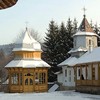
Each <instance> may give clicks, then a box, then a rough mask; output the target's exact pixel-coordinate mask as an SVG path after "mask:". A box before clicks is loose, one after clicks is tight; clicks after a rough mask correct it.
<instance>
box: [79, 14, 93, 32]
mask: <svg viewBox="0 0 100 100" xmlns="http://www.w3.org/2000/svg"><path fill="white" fill-rule="evenodd" d="M79 30H80V31H82V32H93V33H94V31H93V29H92V28H91V26H90V24H89V23H88V21H87V19H86V16H85V15H84V18H83V20H82V23H81V24H80V27H79Z"/></svg>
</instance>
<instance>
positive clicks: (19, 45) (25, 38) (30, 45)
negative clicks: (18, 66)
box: [13, 28, 41, 51]
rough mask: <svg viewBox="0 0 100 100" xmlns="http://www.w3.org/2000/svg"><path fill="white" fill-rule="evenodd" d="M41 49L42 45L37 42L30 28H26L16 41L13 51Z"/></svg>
mask: <svg viewBox="0 0 100 100" xmlns="http://www.w3.org/2000/svg"><path fill="white" fill-rule="evenodd" d="M17 50H18V51H25V50H27V51H30V50H33V51H36V50H38V51H41V45H40V43H39V42H37V41H36V40H35V39H34V38H33V37H32V36H31V34H30V32H29V31H28V29H27V28H26V31H25V33H24V34H23V35H22V36H21V37H20V39H18V40H17V41H16V42H15V48H14V49H13V51H17Z"/></svg>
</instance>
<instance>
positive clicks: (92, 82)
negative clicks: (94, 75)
mask: <svg viewBox="0 0 100 100" xmlns="http://www.w3.org/2000/svg"><path fill="white" fill-rule="evenodd" d="M78 85H85V86H90V85H91V86H92V85H93V86H100V80H77V81H76V86H78Z"/></svg>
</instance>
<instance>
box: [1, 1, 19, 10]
mask: <svg viewBox="0 0 100 100" xmlns="http://www.w3.org/2000/svg"><path fill="white" fill-rule="evenodd" d="M17 1H18V0H0V10H2V9H6V8H8V7H11V6H13V5H15V4H16V2H17Z"/></svg>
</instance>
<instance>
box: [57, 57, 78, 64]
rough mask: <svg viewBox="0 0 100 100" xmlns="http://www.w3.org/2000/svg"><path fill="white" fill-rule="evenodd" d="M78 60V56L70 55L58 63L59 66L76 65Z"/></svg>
mask: <svg viewBox="0 0 100 100" xmlns="http://www.w3.org/2000/svg"><path fill="white" fill-rule="evenodd" d="M76 61H77V58H76V57H69V58H68V59H66V60H65V61H63V62H62V63H60V64H58V66H74V64H75V62H76Z"/></svg>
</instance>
